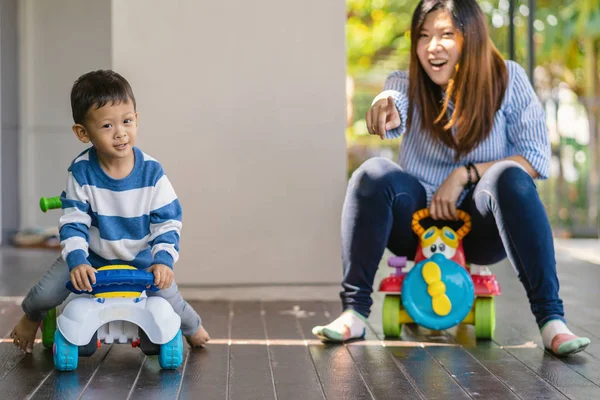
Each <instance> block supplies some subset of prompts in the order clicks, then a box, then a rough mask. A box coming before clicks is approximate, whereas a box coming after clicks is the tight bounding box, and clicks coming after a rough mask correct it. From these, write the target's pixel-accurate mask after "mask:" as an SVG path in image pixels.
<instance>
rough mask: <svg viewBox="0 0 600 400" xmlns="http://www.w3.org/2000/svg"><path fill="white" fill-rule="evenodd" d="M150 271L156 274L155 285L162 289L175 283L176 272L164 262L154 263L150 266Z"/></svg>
mask: <svg viewBox="0 0 600 400" xmlns="http://www.w3.org/2000/svg"><path fill="white" fill-rule="evenodd" d="M148 272H152V273H153V274H154V285H155V286H156V287H157V288H159V289H160V290H164V289H168V288H169V287H171V284H172V283H173V277H174V276H175V274H174V273H173V270H172V269H171V268H169V267H167V266H166V265H164V264H154V265H153V266H151V267H150V268H148Z"/></svg>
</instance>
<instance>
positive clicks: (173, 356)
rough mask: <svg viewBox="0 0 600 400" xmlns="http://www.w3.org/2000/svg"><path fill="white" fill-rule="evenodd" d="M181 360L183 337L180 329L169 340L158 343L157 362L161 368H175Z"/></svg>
mask: <svg viewBox="0 0 600 400" xmlns="http://www.w3.org/2000/svg"><path fill="white" fill-rule="evenodd" d="M182 362H183V338H182V336H181V329H180V330H179V331H178V332H177V335H175V337H174V338H173V339H171V341H169V342H168V343H165V344H161V345H160V354H159V355H158V364H159V365H160V367H161V368H163V369H177V368H179V366H180V365H181V363H182Z"/></svg>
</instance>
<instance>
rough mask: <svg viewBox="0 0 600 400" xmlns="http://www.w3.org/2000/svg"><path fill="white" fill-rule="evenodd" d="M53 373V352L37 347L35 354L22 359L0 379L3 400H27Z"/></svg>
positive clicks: (34, 350) (34, 349)
mask: <svg viewBox="0 0 600 400" xmlns="http://www.w3.org/2000/svg"><path fill="white" fill-rule="evenodd" d="M9 346H12V344H9ZM53 373H55V372H54V361H53V357H52V352H51V351H47V350H46V349H44V348H43V347H42V346H35V347H34V348H33V353H31V354H30V355H26V356H24V357H22V358H20V360H19V362H18V363H17V364H16V365H15V366H14V367H13V368H12V369H11V370H10V371H8V372H7V373H6V374H4V376H2V378H1V379H0V390H1V393H2V398H3V399H23V398H26V397H28V396H29V395H30V394H32V393H33V392H35V390H36V389H37V388H38V386H40V385H41V384H42V382H43V381H44V379H46V378H48V376H49V375H50V374H53Z"/></svg>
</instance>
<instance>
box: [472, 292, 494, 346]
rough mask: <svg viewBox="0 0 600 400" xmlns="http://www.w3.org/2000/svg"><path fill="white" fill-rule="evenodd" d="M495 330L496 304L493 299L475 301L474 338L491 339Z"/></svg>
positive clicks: (479, 298) (483, 298)
mask: <svg viewBox="0 0 600 400" xmlns="http://www.w3.org/2000/svg"><path fill="white" fill-rule="evenodd" d="M495 330H496V303H495V302H494V298H493V297H478V298H477V299H475V337H476V338H477V339H492V338H493V336H494V331H495Z"/></svg>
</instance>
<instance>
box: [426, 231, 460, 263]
mask: <svg viewBox="0 0 600 400" xmlns="http://www.w3.org/2000/svg"><path fill="white" fill-rule="evenodd" d="M458 245H459V240H458V236H457V234H456V232H454V230H452V229H451V228H448V227H447V226H445V227H443V228H437V227H435V226H432V227H431V228H429V229H427V230H426V231H425V232H423V234H422V235H421V248H422V250H423V255H424V256H425V258H431V256H433V255H434V254H438V253H439V254H442V255H443V256H444V257H446V258H447V259H452V258H454V255H455V254H456V250H457V248H458Z"/></svg>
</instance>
